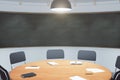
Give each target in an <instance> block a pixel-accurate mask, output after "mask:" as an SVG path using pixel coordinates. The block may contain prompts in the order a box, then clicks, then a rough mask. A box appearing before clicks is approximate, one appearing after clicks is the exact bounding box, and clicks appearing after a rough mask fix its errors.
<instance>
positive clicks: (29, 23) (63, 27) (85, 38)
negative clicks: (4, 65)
mask: <svg viewBox="0 0 120 80" xmlns="http://www.w3.org/2000/svg"><path fill="white" fill-rule="evenodd" d="M27 46H86V47H114V48H115V47H116V48H120V12H115V13H89V14H23V13H2V12H1V13H0V47H27Z"/></svg>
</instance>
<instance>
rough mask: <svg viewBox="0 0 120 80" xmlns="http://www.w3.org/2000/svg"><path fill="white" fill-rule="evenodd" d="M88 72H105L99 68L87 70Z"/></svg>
mask: <svg viewBox="0 0 120 80" xmlns="http://www.w3.org/2000/svg"><path fill="white" fill-rule="evenodd" d="M86 70H87V71H90V72H93V73H99V72H104V70H102V69H99V68H86Z"/></svg>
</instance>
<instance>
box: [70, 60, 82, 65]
mask: <svg viewBox="0 0 120 80" xmlns="http://www.w3.org/2000/svg"><path fill="white" fill-rule="evenodd" d="M70 64H76V65H81V64H82V62H81V61H70Z"/></svg>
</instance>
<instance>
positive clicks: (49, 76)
mask: <svg viewBox="0 0 120 80" xmlns="http://www.w3.org/2000/svg"><path fill="white" fill-rule="evenodd" d="M48 62H56V63H58V64H57V65H50V64H48ZM29 66H39V67H40V68H39V69H26V67H29ZM86 68H97V69H101V70H104V72H97V73H92V74H91V72H88V71H87V70H86ZM30 72H34V73H35V74H36V76H34V77H29V78H22V77H21V75H22V74H25V73H30ZM111 75H112V74H111V72H110V71H109V70H108V69H107V68H105V67H103V66H100V65H98V64H94V63H90V62H83V63H82V64H81V65H71V64H70V61H69V60H44V61H38V62H32V63H27V64H24V65H21V66H18V67H16V68H14V69H13V70H12V71H11V72H10V77H11V80H71V79H70V77H72V76H80V77H82V78H85V79H86V80H110V78H111Z"/></svg>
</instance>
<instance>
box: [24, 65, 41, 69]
mask: <svg viewBox="0 0 120 80" xmlns="http://www.w3.org/2000/svg"><path fill="white" fill-rule="evenodd" d="M39 68H40V67H39V66H27V67H25V69H39Z"/></svg>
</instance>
